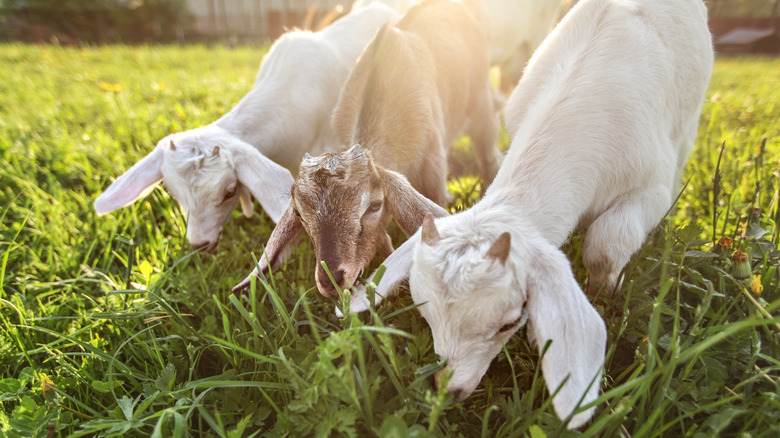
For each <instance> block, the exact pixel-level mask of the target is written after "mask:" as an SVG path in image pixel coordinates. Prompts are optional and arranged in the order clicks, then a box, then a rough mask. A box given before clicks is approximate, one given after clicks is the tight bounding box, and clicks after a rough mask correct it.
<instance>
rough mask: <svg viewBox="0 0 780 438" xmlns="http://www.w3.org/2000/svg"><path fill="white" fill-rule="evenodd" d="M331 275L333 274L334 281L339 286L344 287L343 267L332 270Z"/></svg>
mask: <svg viewBox="0 0 780 438" xmlns="http://www.w3.org/2000/svg"><path fill="white" fill-rule="evenodd" d="M331 275H332V276H333V281H334V282H335V283H336V284H337V285H338V286H339V287H342V286H343V285H344V270H343V269H336V271H334V272H331Z"/></svg>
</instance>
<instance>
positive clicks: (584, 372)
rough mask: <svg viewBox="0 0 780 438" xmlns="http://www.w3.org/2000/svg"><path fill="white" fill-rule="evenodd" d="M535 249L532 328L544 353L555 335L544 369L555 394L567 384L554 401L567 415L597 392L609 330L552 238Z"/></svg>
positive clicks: (581, 416)
mask: <svg viewBox="0 0 780 438" xmlns="http://www.w3.org/2000/svg"><path fill="white" fill-rule="evenodd" d="M535 249H536V251H534V253H533V254H532V260H531V263H530V266H528V268H529V270H528V277H527V291H528V301H527V303H526V306H527V310H528V319H529V321H530V325H529V334H530V336H531V338H532V340H533V341H534V342H535V343H536V345H537V347H538V348H539V350H540V353H541V350H542V349H543V348H544V346H545V344H546V343H547V341H552V343H551V345H550V347H549V349H548V350H547V352H546V353H545V354H544V357H543V358H542V372H543V373H544V378H545V380H546V381H547V389H548V390H549V392H550V394H554V393H555V392H556V391H558V387H559V386H561V384H563V386H562V387H561V389H560V390H559V391H558V393H557V394H556V395H555V398H553V407H554V408H555V412H556V413H557V414H558V416H559V417H560V418H565V417H566V416H568V415H569V414H571V413H572V412H573V411H574V409H575V408H577V406H579V405H580V404H582V405H585V404H588V403H590V402H592V401H593V400H595V399H596V398H597V397H598V393H599V385H600V382H601V373H602V364H603V362H604V356H605V349H606V343H607V332H606V328H605V326H604V320H603V319H602V318H601V316H600V315H599V313H598V312H597V311H596V309H594V308H593V306H591V304H590V302H589V301H588V299H587V298H586V297H585V293H584V292H583V291H582V289H580V287H579V285H578V284H577V281H576V280H575V279H574V274H573V273H572V271H571V266H570V265H569V261H568V260H567V259H566V257H565V256H564V255H563V253H562V252H561V251H560V250H558V249H557V248H554V247H553V246H552V245H550V244H549V243H547V242H544V243H542V244H540V245H536V246H535ZM564 381H565V383H564ZM580 400H581V401H582V402H581V403H580ZM594 409H595V407H591V408H588V409H586V410H585V411H582V412H580V413H578V414H577V415H574V416H573V417H572V418H571V420H570V421H569V423H568V425H567V426H568V427H569V428H575V427H579V426H581V425H582V424H584V423H585V422H586V421H588V420H589V419H590V417H591V416H592V415H593V411H594Z"/></svg>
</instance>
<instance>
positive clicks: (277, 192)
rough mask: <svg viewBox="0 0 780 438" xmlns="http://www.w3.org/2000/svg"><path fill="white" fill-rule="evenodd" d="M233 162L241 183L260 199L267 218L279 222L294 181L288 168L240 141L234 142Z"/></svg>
mask: <svg viewBox="0 0 780 438" xmlns="http://www.w3.org/2000/svg"><path fill="white" fill-rule="evenodd" d="M233 162H234V163H235V166H236V176H238V180H239V181H241V184H242V185H244V186H245V187H246V188H248V189H249V191H250V192H252V195H253V196H254V197H255V198H256V199H257V200H258V201H260V205H262V206H263V210H265V212H266V213H268V216H270V217H271V220H273V221H274V222H279V218H280V217H281V216H282V213H283V212H284V208H285V206H286V205H287V201H289V199H290V187H292V184H293V182H294V180H293V177H292V174H291V173H290V171H289V170H287V169H286V168H284V167H282V166H280V165H278V164H276V163H274V162H273V161H271V160H270V159H268V158H266V157H265V156H263V154H261V153H260V152H258V151H257V149H255V148H253V147H252V146H250V145H248V144H246V143H243V142H239V143H237V144H235V147H234V148H233Z"/></svg>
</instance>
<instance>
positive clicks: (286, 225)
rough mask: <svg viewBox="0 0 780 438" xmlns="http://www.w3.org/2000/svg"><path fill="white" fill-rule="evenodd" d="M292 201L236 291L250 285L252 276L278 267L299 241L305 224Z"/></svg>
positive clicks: (234, 289)
mask: <svg viewBox="0 0 780 438" xmlns="http://www.w3.org/2000/svg"><path fill="white" fill-rule="evenodd" d="M292 202H293V201H292V200H290V201H289V203H288V205H287V208H286V209H285V210H284V214H282V217H281V218H280V219H279V223H277V224H276V227H274V230H273V231H272V232H271V237H269V238H268V243H267V244H266V245H265V252H264V253H263V256H262V257H260V260H258V263H257V266H255V268H254V269H253V270H252V273H250V274H249V275H248V276H247V277H246V278H245V279H244V280H243V281H242V282H241V283H239V284H237V285H236V286H235V287H233V292H234V293H236V292H239V291H241V290H243V289H246V288H247V287H249V285H250V283H251V281H252V277H254V276H257V273H258V272H262V273H263V275H265V274H268V270H269V268H270V269H276V268H278V267H279V266H281V265H282V263H284V261H285V260H287V257H289V256H290V252H292V248H293V247H294V246H295V244H296V243H298V239H299V238H300V236H301V234H302V233H303V224H302V223H301V219H300V218H299V217H298V215H297V214H295V210H294V209H293V205H292Z"/></svg>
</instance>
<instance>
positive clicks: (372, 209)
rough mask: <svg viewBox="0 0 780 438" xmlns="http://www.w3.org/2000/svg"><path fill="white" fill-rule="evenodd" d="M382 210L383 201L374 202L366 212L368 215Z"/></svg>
mask: <svg viewBox="0 0 780 438" xmlns="http://www.w3.org/2000/svg"><path fill="white" fill-rule="evenodd" d="M381 209H382V201H374V202H372V203H371V204H370V205H369V206H368V209H367V210H366V212H367V213H376V212H377V211H379V210H381Z"/></svg>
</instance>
